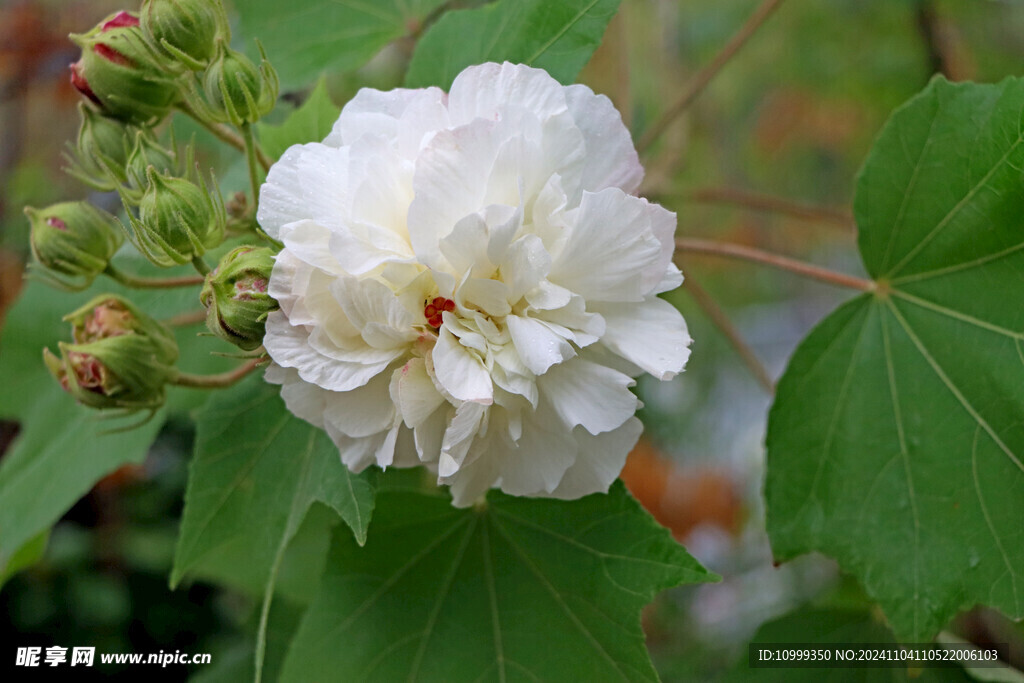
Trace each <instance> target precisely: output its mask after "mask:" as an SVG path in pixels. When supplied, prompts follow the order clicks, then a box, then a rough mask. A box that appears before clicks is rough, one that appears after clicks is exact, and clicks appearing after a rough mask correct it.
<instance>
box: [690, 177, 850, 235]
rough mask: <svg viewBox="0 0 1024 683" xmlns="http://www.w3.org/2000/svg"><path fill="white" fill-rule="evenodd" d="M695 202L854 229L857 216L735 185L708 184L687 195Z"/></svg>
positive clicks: (840, 210)
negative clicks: (764, 212) (715, 185)
mask: <svg viewBox="0 0 1024 683" xmlns="http://www.w3.org/2000/svg"><path fill="white" fill-rule="evenodd" d="M686 198H687V199H689V200H690V201H692V202H697V203H704V204H728V205H732V206H740V207H743V208H745V209H752V210H754V211H767V212H770V213H781V214H784V215H786V216H790V217H792V218H798V219H801V220H808V221H820V222H822V223H828V224H830V225H835V226H838V227H841V228H845V229H847V230H853V229H854V227H855V226H854V222H853V216H851V215H850V214H849V213H847V212H846V211H843V210H842V209H834V208H831V207H827V206H815V205H812V204H804V203H803V202H796V201H793V200H790V199H785V198H783V197H775V196H773V195H767V194H761V193H758V192H748V191H746V190H738V189H735V188H732V187H704V188H700V189H696V190H693V191H691V192H689V193H688V194H687V195H686Z"/></svg>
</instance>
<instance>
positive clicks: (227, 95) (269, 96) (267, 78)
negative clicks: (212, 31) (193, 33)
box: [189, 41, 280, 128]
mask: <svg viewBox="0 0 1024 683" xmlns="http://www.w3.org/2000/svg"><path fill="white" fill-rule="evenodd" d="M259 50H260V63H259V65H258V66H257V65H256V64H254V63H253V61H252V60H251V59H249V58H248V57H246V56H245V55H243V54H242V53H240V52H237V51H235V50H232V49H231V48H229V47H228V46H227V44H226V43H225V42H224V41H218V42H217V54H216V56H215V57H214V59H213V61H212V62H211V63H210V66H209V68H207V70H206V74H205V75H204V77H203V92H202V94H200V93H199V91H198V90H197V89H196V88H194V87H193V88H192V90H191V91H190V94H189V104H190V105H191V107H192V108H193V110H195V111H196V113H197V114H198V115H199V116H200V117H202V118H204V119H206V120H208V121H212V122H216V123H231V124H232V125H233V126H235V127H236V128H241V127H242V126H243V125H245V124H252V123H256V122H257V121H259V120H260V119H261V118H263V117H264V116H266V115H267V114H268V113H270V111H271V110H272V109H273V108H274V105H275V104H276V103H277V94H278V90H279V88H280V83H279V81H278V78H277V72H276V71H275V70H274V67H272V66H271V65H270V62H268V61H267V55H266V53H265V52H264V51H263V46H262V45H260V46H259Z"/></svg>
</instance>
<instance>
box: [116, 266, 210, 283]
mask: <svg viewBox="0 0 1024 683" xmlns="http://www.w3.org/2000/svg"><path fill="white" fill-rule="evenodd" d="M103 272H104V273H105V274H106V275H107V276H108V277H110V278H112V279H114V280H117V281H118V282H120V283H121V284H122V285H124V286H125V287H132V288H134V289H171V288H173V287H192V286H195V285H201V284H203V278H201V277H197V276H195V275H186V276H184V277H139V276H137V275H130V274H128V273H125V272H123V271H121V270H119V269H117V268H115V267H114V265H113V264H107V268H106V270H104V271H103Z"/></svg>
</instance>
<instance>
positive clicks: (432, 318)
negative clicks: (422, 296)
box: [423, 296, 455, 327]
mask: <svg viewBox="0 0 1024 683" xmlns="http://www.w3.org/2000/svg"><path fill="white" fill-rule="evenodd" d="M454 310H455V302H454V301H452V300H451V299H446V298H444V297H443V296H438V297H434V299H433V300H432V301H430V302H429V303H428V304H427V305H426V306H424V307H423V315H424V316H425V317H426V319H427V324H428V325H430V326H431V327H441V323H442V322H444V317H443V316H442V313H444V312H445V311H454Z"/></svg>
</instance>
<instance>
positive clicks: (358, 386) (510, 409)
mask: <svg viewBox="0 0 1024 683" xmlns="http://www.w3.org/2000/svg"><path fill="white" fill-rule="evenodd" d="M642 173H643V171H642V169H641V167H640V165H639V163H638V161H637V155H636V152H635V151H634V149H633V145H632V141H631V140H630V137H629V133H628V132H627V130H626V128H625V127H624V126H623V124H622V120H621V118H620V116H619V114H618V112H617V111H616V110H615V108H614V107H613V106H612V104H611V102H610V101H609V100H608V99H607V98H606V97H604V96H601V95H595V94H594V93H593V91H591V90H590V89H589V88H587V87H585V86H582V85H571V86H568V87H564V86H562V85H560V84H559V83H558V82H556V81H555V80H554V79H553V78H551V77H550V76H549V75H548V74H547V73H545V72H544V71H541V70H538V69H532V68H529V67H525V66H518V65H513V64H508V63H506V64H483V65H481V66H475V67H470V68H468V69H466V70H465V71H463V72H462V73H461V74H460V75H459V76H458V78H456V79H455V82H454V83H453V84H452V87H451V92H450V93H449V94H447V95H446V94H445V93H444V92H442V91H441V90H439V89H437V88H427V89H424V90H393V91H390V92H380V91H376V90H369V89H364V90H361V91H360V92H359V93H358V94H357V95H356V96H355V98H354V99H353V100H352V101H351V102H349V103H348V105H347V106H346V107H345V109H344V110H343V111H342V113H341V117H340V118H339V119H338V121H337V123H335V125H334V129H333V131H332V132H331V134H330V135H329V136H328V137H327V139H325V140H324V141H323V143H313V144H307V145H298V146H295V147H292V148H291V149H289V150H288V151H287V152H286V153H285V154H284V155H283V156H282V157H281V160H280V161H278V162H277V164H275V165H274V166H273V168H271V170H270V173H269V175H268V178H267V182H266V184H265V185H264V186H263V188H262V192H261V195H260V208H259V223H260V225H261V226H262V227H263V229H264V230H266V232H267V233H268V234H269V235H270V236H272V237H273V238H275V239H277V240H280V241H281V242H282V243H283V244H284V249H283V250H282V251H281V253H280V254H278V256H277V262H276V265H275V266H274V271H273V276H272V277H271V280H270V293H271V295H273V296H274V297H275V298H276V299H277V300H278V301H279V302H280V304H281V310H280V311H278V312H275V313H272V314H271V315H270V318H269V319H268V321H267V333H266V338H265V340H264V345H265V346H266V349H267V352H268V353H269V354H270V356H271V358H273V360H274V364H273V365H272V366H271V367H270V368H269V369H268V371H267V379H268V380H269V381H271V382H275V383H279V384H282V385H283V388H282V392H281V393H282V396H283V397H284V400H285V402H286V403H287V405H288V408H289V410H291V411H292V412H293V413H295V414H296V415H298V416H299V417H301V418H303V419H305V420H308V421H309V422H311V423H313V424H315V425H317V426H320V427H322V428H324V429H325V430H326V431H327V433H328V434H329V435H330V436H331V438H332V439H333V440H334V442H335V443H336V444H337V446H338V449H339V451H340V452H341V459H342V461H343V462H344V463H345V464H346V465H347V466H348V467H349V468H351V469H352V470H354V471H360V470H362V469H363V468H365V467H367V466H368V465H370V464H374V463H376V464H378V465H380V466H381V467H388V466H399V467H405V466H414V465H419V464H426V465H428V466H430V467H431V468H432V469H433V470H434V471H436V472H437V475H438V481H439V483H442V484H448V485H450V486H451V490H452V494H453V496H454V499H455V503H456V504H457V505H468V504H471V503H473V501H474V500H476V499H477V498H478V497H479V496H481V495H482V494H483V493H485V492H486V491H487V490H488V489H489V488H491V487H494V486H497V487H499V488H501V490H503V491H505V492H506V493H510V494H514V495H524V496H551V497H556V498H578V497H580V496H583V495H586V494H589V493H593V492H596V491H606V490H607V489H608V487H609V485H610V484H611V483H612V482H613V481H614V480H615V478H616V477H617V476H618V474H619V472H620V471H621V469H622V466H623V464H624V462H625V458H626V454H627V453H628V452H629V450H630V448H632V446H633V444H634V443H635V442H636V440H637V438H638V437H639V434H640V431H641V426H640V422H639V421H638V420H637V419H636V417H635V416H634V413H635V412H636V409H637V407H638V401H637V399H636V397H635V396H634V395H633V394H632V392H630V390H629V387H631V386H632V385H633V384H634V380H633V377H635V376H637V375H639V374H640V373H642V372H648V373H650V374H652V375H654V376H655V377H658V378H659V379H669V378H671V377H673V376H674V375H675V374H676V373H678V372H680V371H681V370H682V369H683V366H684V365H685V363H686V359H687V356H688V355H689V350H688V346H689V343H690V337H689V335H688V334H687V330H686V324H685V322H684V321H683V318H682V316H680V315H679V313H678V312H677V311H676V310H675V308H673V307H672V306H671V305H669V304H668V303H666V302H664V301H662V300H660V299H659V298H657V296H656V295H657V294H658V293H660V292H664V291H667V290H669V289H673V288H675V287H677V286H678V285H679V284H680V283H681V282H682V275H681V274H680V272H679V270H678V269H677V268H676V267H675V266H674V265H673V264H672V261H671V258H672V251H673V233H674V231H675V224H676V220H675V215H674V214H673V213H671V212H669V211H666V210H665V209H663V208H662V207H660V206H657V205H654V204H650V203H648V202H647V201H646V200H644V199H640V198H637V197H635V196H632V195H631V194H630V193H632V192H634V191H635V190H636V189H637V186H638V185H639V183H640V179H641V176H642Z"/></svg>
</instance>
